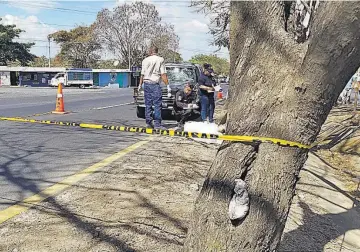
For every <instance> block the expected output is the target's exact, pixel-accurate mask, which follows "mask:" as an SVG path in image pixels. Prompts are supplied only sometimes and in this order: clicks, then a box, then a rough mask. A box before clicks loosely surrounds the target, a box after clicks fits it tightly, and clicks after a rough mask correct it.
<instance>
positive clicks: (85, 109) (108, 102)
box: [0, 88, 146, 210]
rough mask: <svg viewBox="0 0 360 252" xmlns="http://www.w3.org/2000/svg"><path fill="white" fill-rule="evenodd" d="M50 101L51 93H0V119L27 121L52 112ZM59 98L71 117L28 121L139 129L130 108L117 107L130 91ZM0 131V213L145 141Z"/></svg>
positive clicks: (38, 129) (82, 132) (117, 135)
mask: <svg viewBox="0 0 360 252" xmlns="http://www.w3.org/2000/svg"><path fill="white" fill-rule="evenodd" d="M55 96H56V89H33V88H7V89H2V88H0V115H1V116H11V117H15V116H30V115H32V114H36V113H44V112H49V111H52V110H53V109H54V107H55ZM64 98H65V109H66V110H69V111H73V112H72V113H70V114H67V115H54V114H47V115H42V116H36V117H34V116H32V118H37V119H53V120H60V121H77V122H93V123H101V124H123V125H124V124H125V125H144V121H143V120H141V119H138V118H136V113H135V106H134V105H121V104H126V103H129V102H132V90H131V89H99V90H90V89H89V90H79V89H74V90H72V89H68V90H65V92H64ZM109 106H110V107H109ZM111 106H115V107H111ZM104 107H107V108H104ZM94 108H100V109H94ZM0 129H1V130H0V210H2V209H4V208H7V207H9V206H10V205H13V204H15V203H16V202H19V201H22V200H23V199H25V198H27V197H29V196H31V195H33V194H36V193H39V192H40V191H41V190H43V189H45V188H47V187H49V186H50V185H52V184H54V183H57V182H59V181H61V180H63V179H65V178H66V177H68V176H70V175H72V174H74V173H76V172H78V171H80V170H83V169H85V168H87V167H89V166H91V165H92V164H94V163H96V162H99V161H101V160H103V159H104V158H106V157H108V156H110V155H112V154H114V153H117V152H119V151H120V150H122V149H124V148H126V147H128V146H130V145H132V144H134V143H136V142H138V141H139V140H143V139H144V138H145V137H146V136H140V135H136V134H132V133H124V132H115V131H104V130H89V129H80V128H73V127H65V126H63V127H61V126H51V125H38V124H26V123H25V124H24V123H16V122H5V121H0Z"/></svg>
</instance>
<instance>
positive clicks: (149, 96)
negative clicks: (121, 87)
mask: <svg viewBox="0 0 360 252" xmlns="http://www.w3.org/2000/svg"><path fill="white" fill-rule="evenodd" d="M144 98H145V118H146V124H151V123H152V120H153V118H152V116H151V112H152V107H153V106H154V126H155V127H160V126H161V104H162V90H161V87H160V84H149V83H144Z"/></svg>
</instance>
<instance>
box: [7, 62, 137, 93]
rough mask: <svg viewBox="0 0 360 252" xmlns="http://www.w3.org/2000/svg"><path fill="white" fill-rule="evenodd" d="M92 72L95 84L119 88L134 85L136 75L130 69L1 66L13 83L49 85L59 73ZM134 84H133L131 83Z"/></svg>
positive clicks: (70, 76) (35, 85)
mask: <svg viewBox="0 0 360 252" xmlns="http://www.w3.org/2000/svg"><path fill="white" fill-rule="evenodd" d="M67 70H68V71H72V72H74V73H75V72H82V71H81V70H84V71H83V72H87V73H88V72H90V77H91V78H93V82H94V85H96V86H100V87H105V86H108V85H112V86H114V85H118V87H119V88H126V87H130V86H134V83H135V82H134V77H133V76H132V72H131V71H130V70H128V69H66V68H62V67H59V68H56V67H6V66H0V71H3V72H10V74H11V75H12V76H13V77H14V78H12V79H13V80H12V81H11V85H18V86H32V87H47V86H48V85H49V83H50V81H51V78H53V77H54V76H55V75H56V74H57V73H61V72H65V71H67ZM75 75H76V73H75V74H71V75H69V79H71V78H74V80H75V79H76V78H75V77H77V76H75ZM15 76H16V77H15ZM131 84H133V85H131Z"/></svg>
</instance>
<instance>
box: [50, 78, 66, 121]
mask: <svg viewBox="0 0 360 252" xmlns="http://www.w3.org/2000/svg"><path fill="white" fill-rule="evenodd" d="M52 113H53V114H61V115H63V114H66V113H67V112H65V109H64V96H63V91H62V84H61V83H59V85H58V91H57V94H56V109H55V111H53V112H52Z"/></svg>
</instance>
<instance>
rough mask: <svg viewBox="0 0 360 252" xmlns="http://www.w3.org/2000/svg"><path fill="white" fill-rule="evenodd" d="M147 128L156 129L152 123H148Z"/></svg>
mask: <svg viewBox="0 0 360 252" xmlns="http://www.w3.org/2000/svg"><path fill="white" fill-rule="evenodd" d="M146 128H148V129H153V128H154V125H153V124H152V123H147V124H146Z"/></svg>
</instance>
